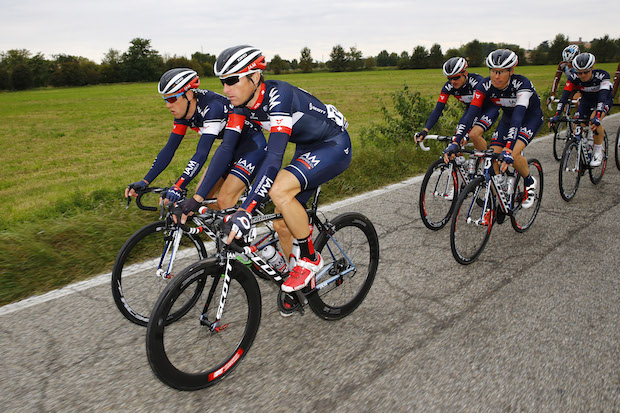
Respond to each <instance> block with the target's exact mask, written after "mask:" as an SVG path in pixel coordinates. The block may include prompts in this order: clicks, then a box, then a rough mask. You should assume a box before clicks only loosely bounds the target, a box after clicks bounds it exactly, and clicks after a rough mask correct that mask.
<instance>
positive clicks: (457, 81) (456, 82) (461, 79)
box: [448, 72, 467, 89]
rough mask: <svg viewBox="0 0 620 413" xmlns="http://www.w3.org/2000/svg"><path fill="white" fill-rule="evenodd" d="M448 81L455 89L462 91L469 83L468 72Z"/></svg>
mask: <svg viewBox="0 0 620 413" xmlns="http://www.w3.org/2000/svg"><path fill="white" fill-rule="evenodd" d="M448 81H449V82H450V84H451V85H452V86H454V88H455V89H460V88H462V87H463V85H464V84H465V82H466V81H467V72H464V73H460V74H459V75H456V76H452V77H448Z"/></svg>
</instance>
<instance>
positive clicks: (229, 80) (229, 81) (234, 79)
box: [220, 72, 254, 86]
mask: <svg viewBox="0 0 620 413" xmlns="http://www.w3.org/2000/svg"><path fill="white" fill-rule="evenodd" d="M252 73H254V72H247V73H242V74H240V75H234V76H228V77H226V78H224V79H222V78H220V82H222V86H223V85H228V86H232V85H236V84H237V83H239V81H240V80H241V78H242V77H244V76H247V75H251V74H252Z"/></svg>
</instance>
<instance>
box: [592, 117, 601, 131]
mask: <svg viewBox="0 0 620 413" xmlns="http://www.w3.org/2000/svg"><path fill="white" fill-rule="evenodd" d="M599 126H601V118H599V117H598V116H595V117H593V118H592V119H590V129H592V131H594V130H596V128H598V127H599Z"/></svg>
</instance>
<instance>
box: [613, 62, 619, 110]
mask: <svg viewBox="0 0 620 413" xmlns="http://www.w3.org/2000/svg"><path fill="white" fill-rule="evenodd" d="M619 84H620V63H618V67H617V68H616V74H615V75H614V86H613V88H612V91H611V95H612V100H613V99H615V98H616V93H618V85H619ZM618 104H620V98H619V99H618Z"/></svg>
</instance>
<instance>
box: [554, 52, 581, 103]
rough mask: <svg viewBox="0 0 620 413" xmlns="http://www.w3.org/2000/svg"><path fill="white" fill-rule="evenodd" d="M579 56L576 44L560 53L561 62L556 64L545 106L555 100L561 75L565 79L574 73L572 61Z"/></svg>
mask: <svg viewBox="0 0 620 413" xmlns="http://www.w3.org/2000/svg"><path fill="white" fill-rule="evenodd" d="M578 54H579V46H577V45H576V44H571V45H569V46H566V47H565V48H564V50H563V51H562V61H561V62H560V63H558V69H557V70H556V72H555V76H554V77H553V84H552V85H551V96H550V97H549V100H548V101H547V104H550V103H551V102H553V101H554V100H555V95H556V91H557V89H558V86H559V85H560V79H561V78H562V74H564V76H566V79H567V80H568V78H569V77H570V76H571V75H572V74H574V73H575V69H574V68H573V59H574V58H575V57H576V56H577V55H578Z"/></svg>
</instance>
